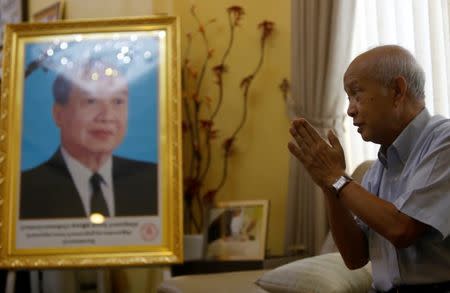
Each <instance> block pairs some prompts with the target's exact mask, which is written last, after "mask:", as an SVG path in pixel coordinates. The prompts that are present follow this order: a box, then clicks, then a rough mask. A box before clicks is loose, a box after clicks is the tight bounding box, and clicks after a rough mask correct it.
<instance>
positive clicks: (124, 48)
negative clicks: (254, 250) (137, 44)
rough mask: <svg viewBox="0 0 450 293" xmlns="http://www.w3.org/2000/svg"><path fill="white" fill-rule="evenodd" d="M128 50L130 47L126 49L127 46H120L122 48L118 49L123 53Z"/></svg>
mask: <svg viewBox="0 0 450 293" xmlns="http://www.w3.org/2000/svg"><path fill="white" fill-rule="evenodd" d="M128 51H130V49H128V47H122V48H121V49H120V52H122V53H124V54H126V53H128Z"/></svg>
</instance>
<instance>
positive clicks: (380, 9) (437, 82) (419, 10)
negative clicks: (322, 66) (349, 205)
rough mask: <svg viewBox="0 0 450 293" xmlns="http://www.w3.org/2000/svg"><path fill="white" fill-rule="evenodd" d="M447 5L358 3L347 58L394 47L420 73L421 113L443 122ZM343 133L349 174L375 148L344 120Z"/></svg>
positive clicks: (449, 56)
mask: <svg viewBox="0 0 450 293" xmlns="http://www.w3.org/2000/svg"><path fill="white" fill-rule="evenodd" d="M449 2H450V1H449V0H428V1H424V0H394V1H393V0H358V1H357V2H356V17H355V31H354V37H353V46H352V58H353V57H355V56H356V55H358V54H359V53H361V52H363V51H366V50H367V49H369V48H371V47H375V46H377V45H384V44H398V45H401V46H403V47H405V48H407V49H408V50H410V51H411V52H412V53H413V54H414V55H415V56H416V58H417V59H418V61H419V62H420V64H421V65H422V66H423V68H424V70H425V74H426V88H425V94H426V105H427V108H428V109H429V111H430V112H431V113H434V114H441V115H444V116H446V117H448V116H449V110H450V105H449V104H450V97H449V93H450V83H449V80H450V34H449V28H450V27H449V7H450V5H449ZM346 106H347V105H345V107H346ZM345 130H346V131H345V136H344V137H345V140H344V141H345V145H346V157H347V163H348V167H349V168H350V170H353V169H354V168H355V167H356V166H357V165H358V164H359V163H361V162H362V161H364V160H366V159H369V158H370V159H373V158H376V153H377V151H378V146H377V145H374V144H371V143H364V142H363V141H362V140H361V137H360V135H359V134H358V133H357V132H356V129H355V128H354V127H353V126H352V121H351V119H350V118H348V117H347V118H346V120H345Z"/></svg>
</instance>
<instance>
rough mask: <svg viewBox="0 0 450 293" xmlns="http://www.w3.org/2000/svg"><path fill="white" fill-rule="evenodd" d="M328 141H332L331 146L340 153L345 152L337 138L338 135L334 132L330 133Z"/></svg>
mask: <svg viewBox="0 0 450 293" xmlns="http://www.w3.org/2000/svg"><path fill="white" fill-rule="evenodd" d="M328 140H329V141H330V144H331V146H332V147H333V148H335V149H337V150H338V151H342V152H343V151H344V150H343V148H342V145H341V142H340V141H339V139H338V138H337V136H336V134H335V133H334V131H333V130H331V129H330V130H329V131H328Z"/></svg>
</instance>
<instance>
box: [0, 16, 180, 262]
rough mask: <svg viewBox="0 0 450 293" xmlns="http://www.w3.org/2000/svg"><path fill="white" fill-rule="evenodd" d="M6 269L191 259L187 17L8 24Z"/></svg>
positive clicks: (2, 189)
mask: <svg viewBox="0 0 450 293" xmlns="http://www.w3.org/2000/svg"><path fill="white" fill-rule="evenodd" d="M4 54H5V59H4V60H5V64H4V66H5V71H4V76H3V77H4V82H3V83H2V96H1V99H0V211H1V217H0V220H1V223H0V227H1V228H0V229H1V239H0V244H1V248H0V266H2V267H9V268H58V267H74V268H76V267H101V266H108V267H111V266H128V265H145V264H153V263H154V264H162V263H173V262H180V261H182V247H183V246H182V235H183V231H182V230H183V228H182V194H181V192H182V174H181V172H182V171H181V147H182V145H181V101H180V100H181V97H180V96H181V94H180V70H179V68H180V64H179V60H180V58H179V54H180V44H179V21H178V19H177V18H176V17H167V16H166V17H145V18H126V19H105V20H85V21H64V22H56V23H23V24H12V25H8V26H7V27H6V38H5V48H4Z"/></svg>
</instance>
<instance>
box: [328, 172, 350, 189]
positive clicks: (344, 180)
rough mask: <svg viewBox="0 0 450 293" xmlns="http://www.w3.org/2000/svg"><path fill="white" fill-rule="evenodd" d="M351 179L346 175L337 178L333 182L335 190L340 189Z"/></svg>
mask: <svg viewBox="0 0 450 293" xmlns="http://www.w3.org/2000/svg"><path fill="white" fill-rule="evenodd" d="M349 181H350V180H349V179H347V178H346V177H345V176H341V177H339V179H338V180H336V182H334V183H333V185H332V186H333V189H334V190H335V191H339V190H340V189H341V188H342V187H343V186H344V185H345V184H346V183H347V182H349Z"/></svg>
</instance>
